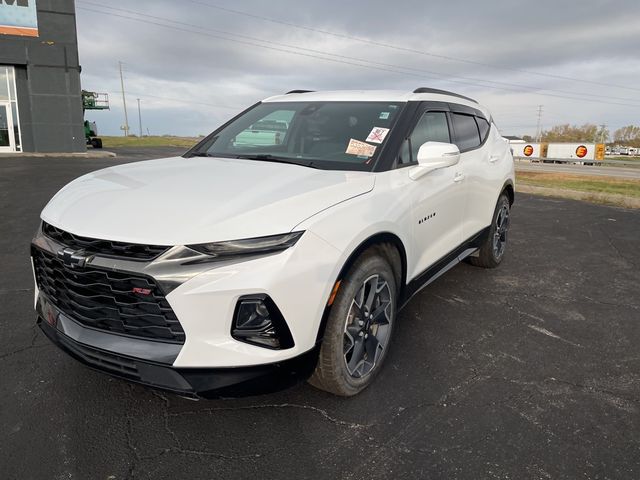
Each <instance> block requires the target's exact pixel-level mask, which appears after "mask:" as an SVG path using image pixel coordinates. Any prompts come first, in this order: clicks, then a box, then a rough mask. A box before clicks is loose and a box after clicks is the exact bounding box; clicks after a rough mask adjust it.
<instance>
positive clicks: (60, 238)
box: [42, 222, 169, 260]
mask: <svg viewBox="0 0 640 480" xmlns="http://www.w3.org/2000/svg"><path fill="white" fill-rule="evenodd" d="M42 231H43V232H44V234H45V235H46V236H47V237H49V238H51V239H52V240H55V241H56V242H59V243H62V244H63V245H65V246H67V247H69V248H73V249H74V250H84V251H85V253H86V254H88V255H105V256H109V257H119V258H127V259H130V260H152V259H154V258H156V257H157V256H159V255H161V254H162V253H164V252H166V251H167V250H168V249H169V247H167V246H161V245H142V244H140V243H125V242H112V241H110V240H99V239H96V238H87V237H79V236H77V235H74V234H72V233H69V232H65V231H64V230H60V229H59V228H56V227H54V226H53V225H49V224H48V223H47V222H43V223H42Z"/></svg>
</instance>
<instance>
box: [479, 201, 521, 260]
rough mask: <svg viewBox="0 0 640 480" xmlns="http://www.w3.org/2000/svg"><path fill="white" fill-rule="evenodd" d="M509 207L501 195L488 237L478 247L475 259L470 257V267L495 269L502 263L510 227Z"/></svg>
mask: <svg viewBox="0 0 640 480" xmlns="http://www.w3.org/2000/svg"><path fill="white" fill-rule="evenodd" d="M510 213H511V205H510V204H509V199H508V198H507V196H506V195H505V194H504V193H503V194H502V195H500V198H499V199H498V203H497V205H496V209H495V211H494V213H493V222H492V223H491V227H490V228H489V235H488V236H487V239H486V240H485V241H484V243H483V244H482V246H481V247H480V251H479V252H478V256H477V257H470V258H469V261H470V262H471V264H472V265H476V266H478V267H484V268H495V267H497V266H498V265H500V263H501V262H502V259H503V258H504V253H505V250H506V248H507V237H508V233H509V225H510Z"/></svg>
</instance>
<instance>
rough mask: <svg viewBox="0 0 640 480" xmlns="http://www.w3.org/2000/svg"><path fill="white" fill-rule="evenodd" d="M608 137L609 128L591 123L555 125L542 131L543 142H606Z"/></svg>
mask: <svg viewBox="0 0 640 480" xmlns="http://www.w3.org/2000/svg"><path fill="white" fill-rule="evenodd" d="M608 138H609V129H607V128H606V127H605V128H602V127H600V126H598V125H595V124H593V123H585V124H584V125H570V124H568V123H567V124H564V125H556V126H555V127H551V128H550V129H549V130H545V131H543V132H542V141H543V142H585V143H600V142H606V141H607V140H608Z"/></svg>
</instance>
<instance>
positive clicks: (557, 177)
mask: <svg viewBox="0 0 640 480" xmlns="http://www.w3.org/2000/svg"><path fill="white" fill-rule="evenodd" d="M516 183H517V187H516V188H517V189H518V190H520V191H524V192H528V193H535V194H539V195H547V196H553V197H562V198H574V199H578V200H586V201H590V202H593V203H602V204H607V205H617V206H624V207H629V208H640V180H632V179H622V178H614V177H595V176H586V175H573V174H566V173H547V172H522V171H521V172H517V173H516Z"/></svg>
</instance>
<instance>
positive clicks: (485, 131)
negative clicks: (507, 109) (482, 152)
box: [476, 117, 491, 142]
mask: <svg viewBox="0 0 640 480" xmlns="http://www.w3.org/2000/svg"><path fill="white" fill-rule="evenodd" d="M476 122H477V123H478V130H480V141H481V142H484V141H485V140H486V139H487V136H488V135H489V130H490V129H491V125H489V122H487V120H486V119H484V118H482V117H476Z"/></svg>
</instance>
